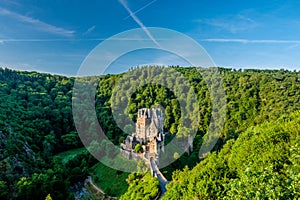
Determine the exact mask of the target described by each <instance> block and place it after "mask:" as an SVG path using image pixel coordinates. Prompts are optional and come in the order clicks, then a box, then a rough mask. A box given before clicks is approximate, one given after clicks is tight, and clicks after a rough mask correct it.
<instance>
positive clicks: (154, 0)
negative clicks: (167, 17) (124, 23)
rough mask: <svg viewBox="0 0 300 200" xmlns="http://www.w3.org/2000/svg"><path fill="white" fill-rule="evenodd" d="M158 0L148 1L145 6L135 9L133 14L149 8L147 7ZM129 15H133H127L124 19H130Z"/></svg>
mask: <svg viewBox="0 0 300 200" xmlns="http://www.w3.org/2000/svg"><path fill="white" fill-rule="evenodd" d="M156 1H157V0H153V1H151V2H150V3H147V4H146V5H144V6H143V7H141V8H140V9H138V10H136V11H134V12H133V14H136V13H138V12H140V11H142V10H144V9H145V8H147V7H148V6H150V5H151V4H153V3H155V2H156ZM129 17H131V15H128V16H127V17H124V20H125V19H128V18H129Z"/></svg>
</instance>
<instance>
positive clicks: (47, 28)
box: [0, 8, 75, 37]
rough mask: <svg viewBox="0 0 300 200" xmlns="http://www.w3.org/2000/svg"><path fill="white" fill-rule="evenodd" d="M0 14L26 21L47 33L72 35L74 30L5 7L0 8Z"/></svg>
mask: <svg viewBox="0 0 300 200" xmlns="http://www.w3.org/2000/svg"><path fill="white" fill-rule="evenodd" d="M0 15H2V16H7V17H10V18H13V19H15V20H17V21H19V22H22V23H27V24H30V25H32V26H33V27H34V28H35V29H36V30H40V31H44V32H47V33H51V34H55V35H62V36H67V37H70V36H73V35H74V33H75V31H73V30H67V29H64V28H61V27H57V26H54V25H51V24H48V23H46V22H43V21H40V20H39V19H35V18H31V17H28V16H25V15H21V14H18V13H15V12H12V11H10V10H7V9H3V8H0Z"/></svg>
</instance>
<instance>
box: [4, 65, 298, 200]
mask: <svg viewBox="0 0 300 200" xmlns="http://www.w3.org/2000/svg"><path fill="white" fill-rule="evenodd" d="M148 68H149V69H147V70H146V72H147V73H150V74H153V73H154V74H155V70H158V69H161V68H162V67H148ZM173 69H174V70H175V71H177V72H179V73H180V74H182V76H183V77H184V78H185V79H186V80H188V82H189V83H190V85H191V86H192V88H190V89H189V90H191V92H194V93H195V94H196V96H197V100H198V104H197V105H195V102H188V100H189V98H188V96H187V97H186V98H187V104H188V105H189V104H191V105H192V106H191V107H189V106H187V108H186V109H187V110H188V109H189V110H188V111H191V112H192V111H193V110H194V109H193V106H199V113H198V114H199V116H200V121H199V124H198V125H197V130H196V131H197V135H196V137H195V139H194V151H193V153H192V154H191V155H187V154H184V155H183V156H182V157H181V158H179V159H178V160H177V161H176V162H174V163H172V164H171V165H170V166H168V167H165V168H164V169H162V172H163V173H164V174H165V175H166V177H167V178H168V179H170V180H171V179H172V181H171V182H170V184H169V185H168V186H167V193H166V194H165V196H164V199H172V198H173V199H180V198H182V199H193V198H194V199H218V198H225V199H232V198H238V199H239V198H240V199H243V198H244V199H251V198H257V199H266V198H270V199H287V198H290V199H297V198H299V195H300V188H299V185H300V177H299V174H300V171H299V170H300V169H299V166H300V163H299V153H300V152H299V151H300V150H299V130H300V129H299V128H300V127H299V125H298V124H299V119H300V115H299V113H298V112H297V111H298V110H300V73H299V72H296V71H294V72H292V71H287V70H232V69H225V68H219V71H220V74H221V76H222V79H223V83H224V87H225V92H226V99H225V100H226V102H227V108H226V119H225V125H224V127H223V129H222V132H221V137H220V139H219V141H218V143H217V145H216V146H215V148H214V150H213V153H211V154H210V155H208V156H207V157H206V158H205V159H203V160H199V158H198V151H199V148H200V146H201V143H202V141H203V137H205V134H206V132H207V129H208V125H209V122H210V118H211V112H212V111H211V100H210V94H209V90H208V88H207V85H206V83H205V81H204V79H203V78H202V76H201V73H199V70H197V69H196V68H181V67H173ZM142 71H145V70H142ZM127 73H133V74H134V75H135V76H137V77H141V78H140V79H141V80H142V79H143V78H142V76H140V74H139V73H140V72H139V69H132V70H131V71H129V72H127ZM125 75H126V73H125V74H119V75H103V76H101V77H87V78H85V81H87V80H88V81H89V82H93V83H94V84H96V85H97V86H98V87H97V91H96V93H95V97H96V102H95V108H96V113H97V116H98V120H99V123H100V124H101V127H102V128H103V130H104V132H105V133H106V135H107V137H108V138H109V139H110V140H111V141H112V142H113V143H114V144H116V145H118V144H120V142H122V141H123V140H124V138H125V137H126V135H127V134H128V133H130V131H131V130H132V127H130V126H127V127H126V128H125V129H123V130H124V131H122V130H121V129H120V128H119V127H118V126H117V124H120V122H115V120H114V117H113V115H112V113H113V111H114V110H113V109H114V106H115V105H118V104H120V102H117V101H121V103H122V98H112V97H114V95H116V94H114V89H117V91H119V94H118V95H120V96H124V97H125V96H127V97H128V98H130V101H129V102H128V104H126V106H127V109H126V113H123V114H126V115H129V117H130V118H131V119H133V120H135V119H136V113H137V109H139V108H142V107H148V108H149V107H151V106H152V105H155V104H159V105H161V106H162V107H163V108H164V110H165V116H166V119H165V124H164V128H165V131H166V132H170V134H171V135H172V134H177V133H178V130H179V128H180V118H181V115H182V113H181V112H180V108H179V102H178V100H177V97H176V95H175V94H174V93H173V92H172V91H171V90H169V89H168V88H167V87H163V86H161V85H159V84H154V83H153V84H146V85H142V86H139V85H136V87H137V89H136V90H135V91H130V90H131V89H130V87H129V86H130V85H131V84H132V83H131V82H130V81H131V79H122V77H123V76H125ZM146 75H147V74H146ZM156 78H157V80H158V81H161V79H164V76H161V77H159V76H157V77H156ZM181 79H182V77H178V78H176V79H175V80H172V79H170V80H168V79H166V80H165V82H166V85H168V84H172V81H175V82H176V81H177V82H179V83H180V81H181ZM74 81H75V78H69V77H63V76H58V75H50V74H42V73H37V72H20V71H12V70H9V69H0V84H1V87H0V98H1V101H0V152H1V153H0V199H45V198H46V196H48V195H49V194H50V195H51V197H52V198H53V199H73V198H74V195H73V194H72V192H71V190H70V187H71V186H72V185H74V184H75V183H76V182H78V181H83V180H84V179H85V178H86V177H87V175H88V174H89V169H90V168H91V167H92V166H93V165H95V164H96V163H97V160H96V159H95V158H94V157H93V156H92V155H91V154H89V153H88V152H84V153H81V154H78V155H77V156H75V157H74V158H73V159H71V160H69V161H68V162H62V159H60V158H59V157H57V156H55V155H56V154H58V153H60V152H64V151H67V150H70V149H75V148H79V147H82V143H81V141H80V139H79V137H78V134H77V132H76V129H75V125H74V121H73V115H72V94H73V90H72V89H73V85H74ZM118 81H123V82H122V84H121V85H120V84H117V83H118ZM115 86H116V88H115ZM117 87H120V88H117ZM176 87H178V88H177V90H178V91H181V90H183V89H184V88H180V87H181V86H180V84H179V86H176ZM189 92H190V91H189ZM189 92H188V94H189ZM182 98H185V96H183V97H182ZM86 120H87V122H88V119H86ZM93 145H94V146H97V145H103V144H98V143H97V142H96V143H95V142H94V143H93ZM106 154H107V156H115V155H112V154H111V152H110V151H109V148H107V151H106ZM103 156H105V155H103ZM185 166H187V167H185ZM178 170H182V171H178ZM132 176H133V175H131V177H132ZM135 177H136V180H132V178H130V177H129V178H128V184H129V188H128V191H127V192H126V193H125V194H124V196H123V197H122V198H123V199H128V198H127V197H129V196H131V197H132V198H135V197H137V196H139V197H140V196H143V195H146V194H147V198H148V199H152V198H153V196H155V194H156V193H155V192H154V193H151V191H152V190H151V191H149V190H147V189H149V188H151V187H150V186H149V188H144V189H143V190H144V191H145V194H137V193H138V192H140V191H138V190H137V188H143V185H142V184H143V183H147V184H148V183H149V184H150V185H153V191H156V189H154V188H158V184H157V181H156V180H155V179H151V178H150V177H149V175H147V174H146V175H145V176H141V175H137V176H135ZM133 185H135V187H134V186H133ZM156 192H158V191H156Z"/></svg>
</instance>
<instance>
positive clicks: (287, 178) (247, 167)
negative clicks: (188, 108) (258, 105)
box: [163, 111, 300, 199]
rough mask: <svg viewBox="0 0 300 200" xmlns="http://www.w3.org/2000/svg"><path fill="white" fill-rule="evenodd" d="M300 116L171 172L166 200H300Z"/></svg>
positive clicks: (251, 133)
mask: <svg viewBox="0 0 300 200" xmlns="http://www.w3.org/2000/svg"><path fill="white" fill-rule="evenodd" d="M299 130H300V112H299V111H298V112H296V113H294V114H292V115H290V116H287V115H284V116H282V117H281V118H280V119H278V120H276V121H271V122H265V123H263V124H261V125H258V126H254V127H250V128H248V129H247V130H246V131H245V132H243V133H242V134H241V135H240V137H239V138H238V139H237V141H236V142H234V141H233V140H230V141H228V142H227V144H226V145H225V146H224V148H222V150H221V151H220V152H219V153H212V154H211V155H209V156H208V157H207V158H205V159H204V160H203V161H201V162H200V163H199V164H198V165H197V166H196V167H195V168H193V169H192V170H188V169H187V168H186V169H184V170H183V171H176V172H174V173H173V177H172V182H171V183H170V184H169V185H168V186H167V193H166V194H165V196H164V197H163V199H298V198H300V187H299V185H300V179H299V177H300V176H299V172H300V161H299V151H300V148H299V141H300V134H299V133H300V131H299Z"/></svg>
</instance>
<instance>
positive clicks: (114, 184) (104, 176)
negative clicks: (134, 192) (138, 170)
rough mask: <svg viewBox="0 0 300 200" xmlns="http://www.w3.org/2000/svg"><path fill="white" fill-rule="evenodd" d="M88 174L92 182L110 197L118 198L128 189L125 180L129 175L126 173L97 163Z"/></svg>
mask: <svg viewBox="0 0 300 200" xmlns="http://www.w3.org/2000/svg"><path fill="white" fill-rule="evenodd" d="M89 173H90V174H91V175H92V177H93V182H94V183H95V184H97V185H99V186H100V188H101V189H102V190H103V191H104V192H105V193H106V194H108V195H110V196H115V197H119V196H121V195H122V194H123V193H125V192H126V190H127V188H128V184H127V183H126V179H127V177H128V175H129V174H128V173H126V172H121V171H118V170H115V169H112V168H110V167H108V166H105V165H104V164H102V163H100V162H99V163H97V164H96V165H95V166H93V167H92V168H91V169H90V171H89Z"/></svg>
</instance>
